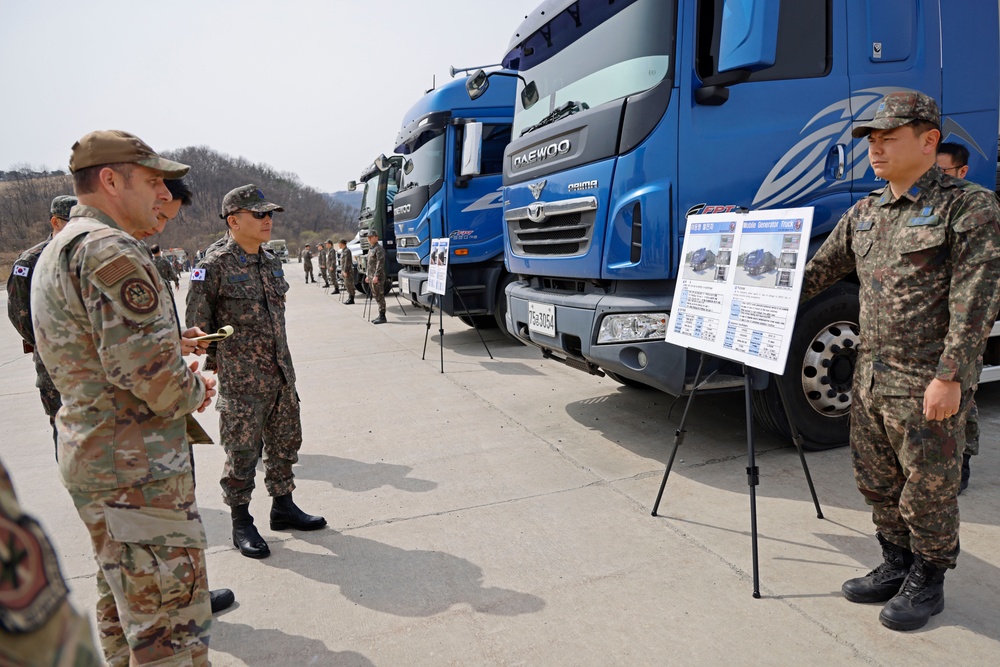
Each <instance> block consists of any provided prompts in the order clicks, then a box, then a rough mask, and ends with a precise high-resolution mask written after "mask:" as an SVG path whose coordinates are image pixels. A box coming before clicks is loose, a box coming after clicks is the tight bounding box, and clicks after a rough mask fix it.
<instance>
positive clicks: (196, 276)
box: [191, 268, 208, 282]
mask: <svg viewBox="0 0 1000 667" xmlns="http://www.w3.org/2000/svg"><path fill="white" fill-rule="evenodd" d="M206 273H208V271H207V269H202V268H198V269H191V281H192V282H198V281H204V280H205V274H206Z"/></svg>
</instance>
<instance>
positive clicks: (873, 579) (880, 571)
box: [840, 533, 913, 602]
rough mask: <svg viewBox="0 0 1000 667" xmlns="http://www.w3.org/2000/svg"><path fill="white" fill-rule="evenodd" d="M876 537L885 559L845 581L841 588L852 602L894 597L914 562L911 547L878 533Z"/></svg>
mask: <svg viewBox="0 0 1000 667" xmlns="http://www.w3.org/2000/svg"><path fill="white" fill-rule="evenodd" d="M875 537H877V538H878V542H879V544H881V545H882V557H883V558H884V559H885V560H884V561H883V562H882V564H881V565H879V566H878V567H876V568H875V569H874V570H872V571H871V572H869V573H868V574H866V575H865V576H863V577H858V578H857V579H848V580H847V581H845V582H844V585H843V586H842V587H841V589H840V590H841V591H843V593H844V597H845V598H847V599H848V600H850V601H851V602H886V601H888V600H890V599H892V596H894V595H895V594H896V593H898V592H899V587H900V586H902V585H903V580H904V579H906V575H907V573H908V572H909V571H910V565H912V564H913V553H911V552H910V550H909V549H904V548H903V547H901V546H897V545H895V544H893V543H892V542H890V541H889V540H887V539H885V538H884V537H882V536H881V535H880V534H878V533H875Z"/></svg>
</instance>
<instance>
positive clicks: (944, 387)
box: [924, 378, 962, 421]
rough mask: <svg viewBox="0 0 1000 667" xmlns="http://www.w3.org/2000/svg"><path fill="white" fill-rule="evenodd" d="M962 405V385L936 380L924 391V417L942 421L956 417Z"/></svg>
mask: <svg viewBox="0 0 1000 667" xmlns="http://www.w3.org/2000/svg"><path fill="white" fill-rule="evenodd" d="M961 403H962V383H960V382H949V381H947V380H938V379H937V378H934V379H933V380H931V383H930V384H929V385H927V389H926V390H925V391H924V417H925V418H926V419H927V420H928V421H940V420H943V419H948V418H949V417H954V416H955V415H956V414H957V413H958V408H959V405H960V404H961Z"/></svg>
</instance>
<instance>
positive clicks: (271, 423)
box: [186, 185, 326, 558]
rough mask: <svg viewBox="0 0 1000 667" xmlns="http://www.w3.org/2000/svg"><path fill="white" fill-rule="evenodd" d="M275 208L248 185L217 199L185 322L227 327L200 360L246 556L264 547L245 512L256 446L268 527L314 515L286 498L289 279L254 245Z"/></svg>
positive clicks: (290, 452)
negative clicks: (215, 388)
mask: <svg viewBox="0 0 1000 667" xmlns="http://www.w3.org/2000/svg"><path fill="white" fill-rule="evenodd" d="M283 210H284V209H283V208H281V207H280V206H278V205H277V204H274V203H272V202H269V201H267V199H266V198H265V197H264V193H262V192H261V191H260V189H259V188H257V186H256V185H244V186H242V187H239V188H236V189H234V190H231V191H230V192H229V193H228V194H226V196H225V198H224V199H223V202H222V215H223V216H224V217H225V218H226V221H227V224H228V225H229V231H230V235H231V237H232V238H231V239H230V241H229V242H228V243H227V244H226V245H225V246H224V247H223V248H222V249H221V250H218V251H216V252H215V253H214V254H211V255H209V256H207V257H206V258H205V259H204V260H202V261H201V263H199V265H198V269H201V270H202V271H200V272H198V275H197V277H196V276H195V275H192V278H191V287H190V290H189V291H188V297H187V316H186V319H187V323H188V326H190V327H200V328H202V329H205V330H206V331H216V330H217V329H219V328H220V327H222V326H225V325H231V326H232V327H233V328H234V329H235V332H234V333H233V335H232V336H230V337H229V338H227V339H226V340H224V341H221V342H220V343H219V346H218V354H217V356H216V358H215V359H214V360H212V359H210V360H209V368H217V369H218V373H219V381H220V398H219V403H218V408H219V430H220V434H221V437H222V446H223V447H224V448H225V450H226V465H225V470H224V471H223V476H222V480H221V484H222V492H223V500H224V501H225V503H226V504H227V505H229V506H230V508H232V520H233V544H234V545H235V546H236V547H237V548H238V549H239V550H240V552H241V553H242V554H243V555H244V556H247V557H248V558H266V557H267V556H269V555H270V549H269V548H268V546H267V542H265V541H264V539H263V538H262V537H261V536H260V533H259V532H258V531H257V528H256V527H255V526H254V524H253V517H252V516H251V515H250V497H251V494H252V492H253V489H254V475H255V472H256V465H257V458H258V456H259V451H260V450H259V449H258V447H259V444H260V443H261V441H262V440H263V456H264V468H265V471H266V472H265V477H264V482H265V484H266V486H267V491H268V493H269V494H270V496H271V497H272V499H273V500H272V507H271V516H270V519H271V522H270V525H271V529H272V530H282V529H286V528H297V529H299V530H316V529H318V528H322V527H323V526H325V525H326V520H325V519H324V518H323V517H319V516H311V515H309V514H306V513H305V512H303V511H302V510H300V509H299V508H298V507H297V506H296V505H295V503H294V502H293V500H292V490H293V489H294V488H295V481H294V475H293V473H292V465H294V464H295V463H296V462H297V461H298V451H299V447H301V445H302V421H301V419H300V416H299V398H298V394H297V393H296V392H295V369H294V368H293V367H292V356H291V353H290V352H289V351H288V339H287V336H286V331H285V294H286V293H287V292H288V283H287V282H286V281H285V277H284V276H285V273H284V270H283V269H282V266H281V261H280V260H279V259H278V258H277V257H275V256H274V254H273V253H271V252H270V251H262V249H261V244H262V243H264V242H266V241H267V240H269V239H270V238H271V224H272V216H273V213H274V212H275V211H283Z"/></svg>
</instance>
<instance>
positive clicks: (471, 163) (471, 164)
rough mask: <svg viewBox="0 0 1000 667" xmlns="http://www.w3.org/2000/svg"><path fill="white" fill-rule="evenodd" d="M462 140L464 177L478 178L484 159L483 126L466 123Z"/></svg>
mask: <svg viewBox="0 0 1000 667" xmlns="http://www.w3.org/2000/svg"><path fill="white" fill-rule="evenodd" d="M464 131H465V138H464V139H463V140H462V171H461V175H462V176H478V175H479V170H480V166H481V164H482V157H483V124H482V123H466V124H465V126H464Z"/></svg>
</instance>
